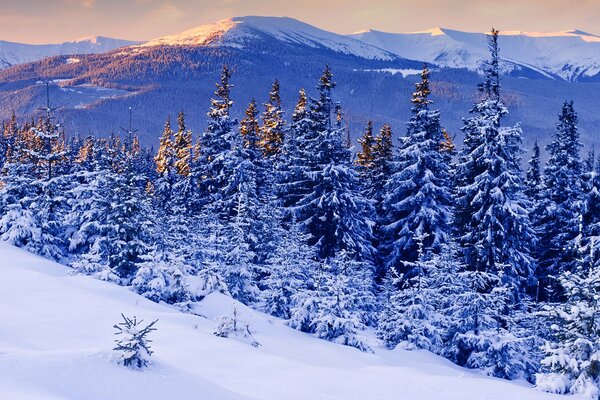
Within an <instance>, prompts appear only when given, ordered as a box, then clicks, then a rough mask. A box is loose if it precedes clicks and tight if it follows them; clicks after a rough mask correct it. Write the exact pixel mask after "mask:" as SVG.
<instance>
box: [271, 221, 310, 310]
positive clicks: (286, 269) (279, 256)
mask: <svg viewBox="0 0 600 400" xmlns="http://www.w3.org/2000/svg"><path fill="white" fill-rule="evenodd" d="M281 219H282V220H284V221H289V222H284V223H283V224H281V221H279V222H280V223H279V224H278V225H277V232H276V236H277V242H276V244H275V249H274V251H273V252H272V253H271V254H270V255H269V257H268V258H267V260H266V270H267V271H268V276H267V277H266V278H265V279H264V280H262V281H261V285H262V286H264V289H265V290H264V292H263V298H264V307H265V311H266V312H267V313H269V314H271V315H274V316H276V317H279V318H283V319H289V318H290V317H291V312H292V309H293V308H294V307H295V304H294V302H293V300H294V295H295V294H296V293H298V292H299V291H302V290H306V289H307V288H311V287H312V288H314V282H311V281H310V278H311V277H312V276H313V271H315V270H316V269H318V264H317V263H315V261H314V259H315V256H316V254H315V251H314V249H313V248H312V247H310V246H308V239H309V235H307V234H306V233H303V232H302V230H301V229H300V225H299V224H297V223H296V220H295V219H294V218H293V216H292V217H290V218H281Z"/></svg>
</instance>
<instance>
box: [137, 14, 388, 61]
mask: <svg viewBox="0 0 600 400" xmlns="http://www.w3.org/2000/svg"><path fill="white" fill-rule="evenodd" d="M264 35H268V36H271V37H272V38H273V39H276V40H279V41H283V42H287V43H290V44H296V45H302V46H309V47H312V48H325V49H329V50H332V51H334V52H339V53H343V54H349V55H354V56H357V57H361V58H367V59H378V60H393V59H394V58H397V56H395V55H393V54H390V53H388V52H386V51H384V50H381V49H379V48H377V47H374V46H371V45H369V44H366V43H363V42H362V41H360V40H357V39H354V38H351V37H348V36H344V35H339V34H337V33H332V32H327V31H324V30H322V29H319V28H316V27H314V26H311V25H309V24H306V23H304V22H301V21H298V20H296V19H293V18H288V17H260V16H249V17H237V18H232V19H225V20H222V21H218V22H216V23H214V24H208V25H203V26H200V27H198V28H194V29H190V30H188V31H185V32H182V33H179V34H176V35H169V36H165V37H162V38H158V39H155V40H151V41H149V42H147V43H144V44H142V45H141V46H140V47H141V48H143V47H154V46H165V45H166V46H174V45H193V46H199V45H203V46H212V47H218V46H229V47H237V48H244V47H249V46H252V45H253V41H255V40H257V39H261V37H264Z"/></svg>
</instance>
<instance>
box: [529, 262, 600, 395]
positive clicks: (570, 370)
mask: <svg viewBox="0 0 600 400" xmlns="http://www.w3.org/2000/svg"><path fill="white" fill-rule="evenodd" d="M559 281H560V284H561V285H562V289H563V295H564V297H565V298H566V302H565V303H554V304H552V305H549V306H548V307H547V312H548V314H549V315H550V318H551V321H553V324H552V327H551V328H552V329H551V331H552V340H551V341H549V342H548V343H547V344H546V345H545V346H544V352H545V355H546V357H545V358H544V359H543V360H542V371H541V372H540V373H539V374H537V377H536V378H537V379H536V383H537V387H538V388H539V389H540V390H544V391H547V392H552V393H561V394H581V395H583V396H584V397H587V398H589V399H598V398H599V396H600V326H599V321H600V304H599V302H598V294H597V293H598V290H600V265H599V264H596V265H593V266H592V267H591V268H579V269H577V270H576V271H566V272H564V273H563V274H562V275H561V276H560V277H559Z"/></svg>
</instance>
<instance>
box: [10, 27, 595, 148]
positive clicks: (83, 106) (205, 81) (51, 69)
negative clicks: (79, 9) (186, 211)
mask: <svg viewBox="0 0 600 400" xmlns="http://www.w3.org/2000/svg"><path fill="white" fill-rule="evenodd" d="M95 42H97V43H96V44H94V43H95ZM75 43H81V44H80V45H79V46H80V47H77V46H76V45H75ZM71 44H72V47H69V46H67V44H63V45H56V46H58V47H55V48H52V51H53V52H54V53H50V52H49V53H46V54H45V55H47V56H52V57H50V58H43V59H41V58H42V57H44V55H43V52H42V50H41V48H40V49H39V51H38V52H37V53H35V57H37V58H39V59H38V60H37V61H33V62H28V63H25V64H18V65H14V66H12V67H10V68H6V69H4V70H2V71H0V118H3V117H7V116H8V115H9V114H10V112H12V110H15V111H17V112H18V113H19V114H21V115H30V114H33V113H34V112H35V108H36V107H37V106H38V105H39V104H40V103H41V102H42V96H43V94H44V89H43V87H42V85H39V81H40V80H45V79H49V80H51V81H52V82H53V83H54V85H53V86H52V99H53V102H54V103H55V104H56V105H60V106H62V108H61V111H60V119H61V120H63V121H64V123H65V126H66V128H67V130H68V131H69V132H71V133H74V132H77V133H80V134H88V133H94V134H99V135H106V134H109V133H111V132H116V131H118V130H119V127H120V126H124V125H125V124H126V120H127V111H126V110H127V109H128V107H129V106H131V107H133V109H134V122H135V123H136V125H137V127H138V128H140V132H142V135H143V139H144V140H145V141H146V142H147V143H155V142H156V141H157V138H158V135H159V134H160V132H161V130H162V125H163V122H164V120H165V119H166V118H167V116H168V115H171V116H174V115H175V114H176V113H177V112H178V111H180V110H184V111H186V113H187V114H188V115H189V124H190V126H191V127H192V129H194V130H195V131H199V130H201V129H203V128H204V127H205V122H204V120H205V115H206V111H207V110H208V107H209V106H210V101H209V100H210V97H211V96H212V92H213V91H214V82H215V81H216V80H217V79H218V76H219V69H220V68H221V66H222V64H224V63H227V64H229V65H231V67H232V69H233V71H234V76H233V83H234V85H235V87H234V91H233V96H234V100H235V101H236V104H235V109H234V110H235V113H236V114H237V115H238V116H239V115H241V114H242V113H243V109H244V107H245V105H246V104H247V103H248V102H249V101H250V100H251V99H252V98H253V97H256V98H257V100H258V101H259V102H261V101H264V100H266V97H267V93H268V90H269V87H270V85H271V83H272V81H273V80H274V79H275V78H278V79H279V81H280V82H281V85H282V97H283V100H284V103H285V106H286V108H287V109H288V110H290V109H291V108H293V105H294V103H295V101H296V98H297V92H298V89H300V88H302V87H304V88H306V89H308V90H309V93H310V92H311V90H312V88H313V87H314V85H315V84H316V82H317V79H318V77H319V74H320V72H321V70H322V69H323V66H324V65H325V64H326V63H328V64H330V65H331V67H332V68H333V72H334V74H335V79H336V81H337V82H338V87H337V88H336V91H335V97H336V100H339V101H341V103H342V105H343V107H344V110H345V112H346V117H347V120H348V122H349V124H350V127H351V130H352V133H353V135H354V136H355V137H356V136H358V135H359V134H360V131H361V129H362V127H363V126H364V125H365V124H366V122H367V120H368V119H373V120H374V122H375V123H376V124H381V123H383V122H389V123H391V124H392V125H393V127H394V130H395V131H396V132H403V131H404V123H405V122H406V119H407V117H408V113H409V110H410V93H411V92H412V90H413V88H414V82H415V81H416V79H418V76H417V75H418V73H419V72H420V69H421V68H422V65H423V62H426V63H429V64H431V66H432V68H433V70H434V71H433V75H432V80H433V99H434V101H435V102H436V106H437V107H439V108H440V109H441V111H442V122H443V123H444V125H445V126H446V127H447V128H448V129H449V130H450V131H451V132H453V133H455V134H456V135H457V137H460V130H459V128H460V126H461V117H462V116H466V115H467V114H468V111H469V109H470V107H471V105H472V103H473V101H475V99H476V98H477V93H476V90H475V88H476V86H477V83H478V82H479V81H480V76H479V75H478V69H479V68H480V67H481V65H482V63H483V62H484V60H485V59H487V48H486V42H485V34H483V33H467V32H459V31H455V30H449V29H443V28H436V29H433V30H429V31H426V32H417V33H407V34H394V33H384V32H378V31H373V30H367V31H363V32H360V33H356V34H352V35H341V34H336V33H332V32H328V31H324V30H321V29H318V28H316V27H314V26H311V25H308V24H305V23H303V22H301V21H298V20H295V19H292V18H286V17H240V18H233V19H228V20H223V21H219V22H217V23H214V24H209V25H204V26H201V27H198V28H195V29H191V30H188V31H185V32H182V33H179V34H174V35H169V36H165V37H162V38H158V39H154V40H151V41H149V42H145V43H132V42H127V41H121V40H116V39H105V38H98V40H96V41H94V40H90V41H84V42H73V43H71ZM25 46H26V45H25ZM61 46H62V47H61ZM103 46H104V47H103ZM500 48H501V56H502V58H503V60H504V61H503V65H502V68H503V71H504V73H505V76H504V78H503V82H504V88H505V90H504V97H505V100H506V102H507V103H508V106H509V109H510V111H511V115H510V118H509V120H508V121H507V122H516V121H521V122H522V124H523V128H524V131H525V134H524V135H525V140H526V143H527V144H530V143H531V142H532V141H533V140H534V139H535V138H539V139H540V140H541V141H542V143H546V142H547V141H548V140H549V138H550V136H551V133H552V131H553V129H554V120H555V118H554V116H555V115H557V114H558V112H559V110H560V105H561V103H562V101H563V100H565V99H574V100H575V102H576V107H577V110H578V111H579V112H580V128H581V129H582V132H583V137H584V141H586V142H587V143H598V144H600V139H599V138H598V137H597V136H598V135H597V133H596V131H595V129H596V126H598V125H599V124H600V113H598V112H597V110H598V109H600V100H599V99H600V74H599V73H600V38H599V37H596V36H594V35H591V34H587V33H584V32H580V31H565V32H559V33H552V34H545V33H525V32H504V33H503V34H502V36H501V37H500ZM57 49H58V50H57ZM101 49H102V50H101ZM95 50H98V51H95ZM48 51H50V50H48ZM105 51H106V52H105ZM90 53H97V54H90ZM0 54H3V55H4V58H6V54H7V53H6V52H4V51H3V48H2V47H1V46H0ZM22 54H25V53H22ZM30 54H34V53H30ZM31 57H33V56H31ZM1 58H2V55H0V59H1ZM14 60H17V59H16V58H15V59H14ZM21 60H24V61H31V59H26V58H24V56H23V58H21ZM11 63H17V61H13V62H11Z"/></svg>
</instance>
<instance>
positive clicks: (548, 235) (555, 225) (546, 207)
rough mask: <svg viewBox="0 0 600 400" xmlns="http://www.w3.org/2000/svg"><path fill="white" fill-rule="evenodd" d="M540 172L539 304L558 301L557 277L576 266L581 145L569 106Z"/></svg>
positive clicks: (577, 261)
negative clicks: (541, 177) (541, 183)
mask: <svg viewBox="0 0 600 400" xmlns="http://www.w3.org/2000/svg"><path fill="white" fill-rule="evenodd" d="M556 128H557V129H556V133H555V137H554V140H553V142H552V143H551V144H550V145H548V147H547V150H548V153H549V154H550V157H549V159H548V162H547V164H546V167H545V169H544V175H543V180H544V190H543V192H542V196H541V198H542V200H541V202H540V207H539V212H536V214H537V215H538V221H539V222H538V226H537V230H538V236H539V247H538V259H539V262H538V277H539V279H540V286H541V293H540V294H541V298H542V300H546V299H548V300H558V299H560V298H561V288H560V284H559V283H558V281H557V277H558V276H560V275H561V274H562V273H563V272H566V271H574V270H575V268H576V267H577V265H578V263H579V258H580V254H579V248H580V242H579V241H580V234H581V232H580V216H581V212H582V204H583V188H582V171H583V165H582V161H581V158H580V156H579V151H580V148H581V147H582V144H581V142H580V140H579V132H578V130H577V113H576V112H575V109H574V107H573V102H572V101H570V102H565V103H564V104H563V107H562V112H561V114H560V116H559V122H558V123H557V126H556Z"/></svg>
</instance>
